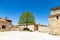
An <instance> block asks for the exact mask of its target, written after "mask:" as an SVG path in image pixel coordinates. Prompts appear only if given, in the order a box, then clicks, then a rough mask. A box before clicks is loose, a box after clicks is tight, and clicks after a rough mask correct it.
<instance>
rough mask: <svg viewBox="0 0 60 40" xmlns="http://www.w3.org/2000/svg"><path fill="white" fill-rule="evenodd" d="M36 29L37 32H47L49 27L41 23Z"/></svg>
mask: <svg viewBox="0 0 60 40" xmlns="http://www.w3.org/2000/svg"><path fill="white" fill-rule="evenodd" d="M38 31H39V32H47V33H48V32H49V27H47V26H44V25H43V26H42V25H39V26H38Z"/></svg>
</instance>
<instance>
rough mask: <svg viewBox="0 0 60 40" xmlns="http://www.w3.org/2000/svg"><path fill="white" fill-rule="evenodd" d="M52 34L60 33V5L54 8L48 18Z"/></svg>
mask: <svg viewBox="0 0 60 40" xmlns="http://www.w3.org/2000/svg"><path fill="white" fill-rule="evenodd" d="M48 20H49V28H50V33H51V34H60V7H56V8H52V9H51V14H50V16H49V18H48Z"/></svg>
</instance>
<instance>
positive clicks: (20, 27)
mask: <svg viewBox="0 0 60 40" xmlns="http://www.w3.org/2000/svg"><path fill="white" fill-rule="evenodd" d="M24 28H26V26H24V25H21V26H19V30H20V31H23V29H24ZM27 28H29V29H30V30H32V31H34V25H28V26H27Z"/></svg>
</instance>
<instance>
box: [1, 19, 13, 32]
mask: <svg viewBox="0 0 60 40" xmlns="http://www.w3.org/2000/svg"><path fill="white" fill-rule="evenodd" d="M11 27H12V21H11V20H9V19H7V18H0V31H9V30H10V28H11Z"/></svg>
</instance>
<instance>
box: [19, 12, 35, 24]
mask: <svg viewBox="0 0 60 40" xmlns="http://www.w3.org/2000/svg"><path fill="white" fill-rule="evenodd" d="M20 24H26V25H28V24H35V18H34V16H33V14H32V13H31V12H23V13H22V15H21V16H20V17H19V21H18V25H20Z"/></svg>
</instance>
